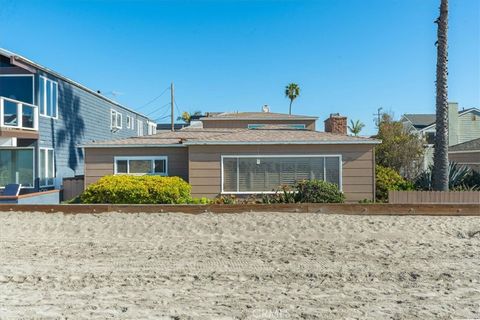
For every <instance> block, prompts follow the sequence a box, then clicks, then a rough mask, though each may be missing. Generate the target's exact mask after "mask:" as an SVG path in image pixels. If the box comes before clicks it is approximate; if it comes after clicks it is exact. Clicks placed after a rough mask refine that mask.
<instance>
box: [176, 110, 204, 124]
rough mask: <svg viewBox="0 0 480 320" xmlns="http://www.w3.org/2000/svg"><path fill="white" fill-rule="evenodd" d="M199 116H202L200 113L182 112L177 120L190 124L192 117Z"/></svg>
mask: <svg viewBox="0 0 480 320" xmlns="http://www.w3.org/2000/svg"><path fill="white" fill-rule="evenodd" d="M201 115H202V111H195V112H194V113H190V112H187V111H184V112H182V115H181V116H179V117H178V118H177V120H178V121H183V122H185V123H187V124H190V122H191V121H192V117H198V116H201Z"/></svg>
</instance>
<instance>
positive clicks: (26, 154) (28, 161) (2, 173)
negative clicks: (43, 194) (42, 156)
mask: <svg viewBox="0 0 480 320" xmlns="http://www.w3.org/2000/svg"><path fill="white" fill-rule="evenodd" d="M33 168H34V157H33V149H31V148H29V149H3V148H0V187H2V188H3V187H5V186H6V185H7V184H11V183H17V184H18V183H21V184H22V187H34V169H33Z"/></svg>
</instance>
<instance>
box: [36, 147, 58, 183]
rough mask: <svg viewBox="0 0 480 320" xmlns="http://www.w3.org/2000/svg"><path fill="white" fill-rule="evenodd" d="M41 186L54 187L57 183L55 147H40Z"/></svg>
mask: <svg viewBox="0 0 480 320" xmlns="http://www.w3.org/2000/svg"><path fill="white" fill-rule="evenodd" d="M39 160H40V170H39V178H40V186H41V187H52V186H54V184H55V162H54V152H53V149H47V148H41V149H40V159H39Z"/></svg>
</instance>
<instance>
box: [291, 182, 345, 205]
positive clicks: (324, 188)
mask: <svg viewBox="0 0 480 320" xmlns="http://www.w3.org/2000/svg"><path fill="white" fill-rule="evenodd" d="M294 189H295V191H296V193H295V200H296V202H300V203H343V202H345V195H344V194H343V192H341V191H340V190H339V189H338V186H337V185H336V184H334V183H329V182H326V181H323V180H304V181H300V182H297V183H296V184H295V186H294Z"/></svg>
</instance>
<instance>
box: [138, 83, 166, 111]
mask: <svg viewBox="0 0 480 320" xmlns="http://www.w3.org/2000/svg"><path fill="white" fill-rule="evenodd" d="M168 89H170V87H166V88H165V90H163V91H162V93H160V95H158V96H157V97H155V98H153V99H152V100H150V101H149V102H147V103H145V104H144V105H143V106H141V107H140V108H138V109H137V110H141V109H143V108H145V107H146V106H149V105H150V104H152V103H153V102H155V101H157V100H158V99H159V98H160V97H161V96H163V95H164V94H165V92H167V91H168Z"/></svg>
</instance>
